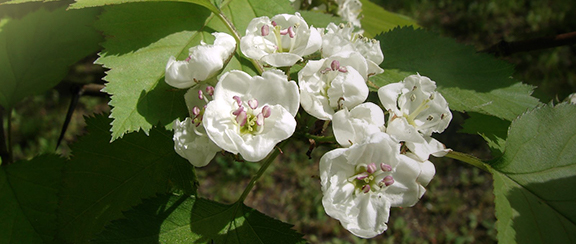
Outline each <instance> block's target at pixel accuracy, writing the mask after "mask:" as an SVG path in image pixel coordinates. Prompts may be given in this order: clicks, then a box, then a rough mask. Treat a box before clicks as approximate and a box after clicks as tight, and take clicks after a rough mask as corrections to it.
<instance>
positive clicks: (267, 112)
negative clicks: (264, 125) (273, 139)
mask: <svg viewBox="0 0 576 244" xmlns="http://www.w3.org/2000/svg"><path fill="white" fill-rule="evenodd" d="M262 115H263V116H264V118H268V117H270V115H272V109H271V108H270V106H268V105H266V106H264V107H263V108H262Z"/></svg>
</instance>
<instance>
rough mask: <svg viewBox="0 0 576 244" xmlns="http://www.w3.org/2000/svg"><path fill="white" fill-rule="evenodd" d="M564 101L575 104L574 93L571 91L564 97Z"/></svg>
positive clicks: (575, 94) (575, 95) (575, 97)
mask: <svg viewBox="0 0 576 244" xmlns="http://www.w3.org/2000/svg"><path fill="white" fill-rule="evenodd" d="M566 101H568V102H569V103H572V104H576V93H572V94H570V95H568V97H566Z"/></svg>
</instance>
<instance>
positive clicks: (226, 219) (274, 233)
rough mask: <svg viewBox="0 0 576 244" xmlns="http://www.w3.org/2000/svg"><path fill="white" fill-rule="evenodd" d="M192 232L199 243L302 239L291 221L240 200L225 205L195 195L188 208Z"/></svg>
mask: <svg viewBox="0 0 576 244" xmlns="http://www.w3.org/2000/svg"><path fill="white" fill-rule="evenodd" d="M190 227H191V229H192V232H193V233H194V234H196V235H197V237H198V238H199V239H198V240H197V242H201V243H304V242H305V241H304V239H302V235H301V234H299V233H297V232H296V231H294V230H292V229H291V227H292V226H291V225H289V224H286V223H283V222H281V221H279V220H276V219H273V218H270V217H268V216H266V215H264V214H262V213H260V212H258V211H257V210H255V209H252V208H250V207H247V206H246V205H244V204H243V203H239V202H237V203H234V204H232V205H225V204H221V203H217V202H214V201H210V200H206V199H202V198H198V199H196V202H195V203H194V207H193V208H192V220H191V223H190Z"/></svg>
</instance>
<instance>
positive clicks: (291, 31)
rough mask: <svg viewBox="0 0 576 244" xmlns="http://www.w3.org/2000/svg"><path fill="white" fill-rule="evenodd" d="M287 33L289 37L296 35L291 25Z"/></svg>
mask: <svg viewBox="0 0 576 244" xmlns="http://www.w3.org/2000/svg"><path fill="white" fill-rule="evenodd" d="M288 35H289V36H290V38H294V36H296V32H294V28H293V27H292V26H290V27H288Z"/></svg>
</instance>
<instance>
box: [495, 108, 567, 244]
mask: <svg viewBox="0 0 576 244" xmlns="http://www.w3.org/2000/svg"><path fill="white" fill-rule="evenodd" d="M575 120H576V106H574V105H572V104H567V103H563V104H559V105H557V106H555V107H552V106H548V105H546V106H541V107H538V108H537V109H535V110H533V111H530V112H528V113H526V114H524V115H522V116H521V117H519V118H518V119H517V120H515V121H513V122H512V125H511V126H510V130H509V132H508V139H507V140H506V147H505V151H504V154H503V155H502V157H501V158H500V159H498V160H496V161H494V162H492V167H493V168H494V169H493V170H492V173H493V175H494V195H495V196H496V217H497V219H498V221H497V222H496V227H497V229H498V239H499V241H500V242H502V243H514V242H517V243H574V242H576V208H575V206H576V188H575V187H573V186H574V185H576V123H574V121H575Z"/></svg>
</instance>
